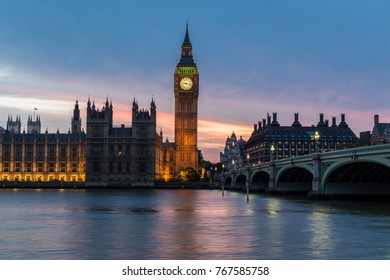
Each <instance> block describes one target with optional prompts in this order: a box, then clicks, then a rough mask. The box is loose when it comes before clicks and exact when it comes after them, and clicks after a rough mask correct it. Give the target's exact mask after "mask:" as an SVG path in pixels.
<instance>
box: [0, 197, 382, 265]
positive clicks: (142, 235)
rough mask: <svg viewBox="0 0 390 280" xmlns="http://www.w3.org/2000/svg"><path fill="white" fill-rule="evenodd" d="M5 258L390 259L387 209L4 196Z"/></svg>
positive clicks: (232, 200)
mask: <svg viewBox="0 0 390 280" xmlns="http://www.w3.org/2000/svg"><path fill="white" fill-rule="evenodd" d="M0 213H1V214H0V224H1V225H2V226H1V227H0V258H2V259H387V258H389V257H390V240H389V239H388V236H389V235H390V226H389V225H390V206H389V205H388V204H386V203H377V202H375V203H369V202H337V201H309V200H307V199H302V198H286V197H273V196H267V195H251V198H250V201H249V203H247V201H246V194H243V193H232V192H225V196H224V197H222V196H221V193H220V192H219V191H205V190H204V191H191V190H148V191H80V190H51V191H47V190H41V191H33V190H28V191H26V190H18V191H13V190H8V191H7V190H1V191H0Z"/></svg>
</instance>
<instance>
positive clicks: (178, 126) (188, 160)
mask: <svg viewBox="0 0 390 280" xmlns="http://www.w3.org/2000/svg"><path fill="white" fill-rule="evenodd" d="M174 95H175V149H176V152H175V155H176V156H175V164H176V168H175V176H176V177H177V176H178V174H179V172H180V171H181V170H183V169H185V168H189V167H192V168H194V169H195V171H196V172H199V170H198V168H199V162H198V161H199V159H198V158H199V155H198V154H199V151H198V146H197V145H198V96H199V73H198V68H197V66H196V63H195V61H194V58H193V55H192V45H191V41H190V36H189V32H188V20H187V24H186V33H185V36H184V41H183V44H182V46H181V57H180V61H179V62H178V63H177V65H176V70H175V74H174Z"/></svg>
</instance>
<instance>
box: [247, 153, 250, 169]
mask: <svg viewBox="0 0 390 280" xmlns="http://www.w3.org/2000/svg"><path fill="white" fill-rule="evenodd" d="M250 158H251V156H250V155H249V154H246V160H247V165H248V166H250V163H249V161H250Z"/></svg>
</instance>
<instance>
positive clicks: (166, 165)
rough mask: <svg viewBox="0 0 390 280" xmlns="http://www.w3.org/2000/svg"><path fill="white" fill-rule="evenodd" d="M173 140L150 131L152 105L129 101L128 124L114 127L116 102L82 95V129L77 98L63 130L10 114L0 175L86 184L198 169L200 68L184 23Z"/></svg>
mask: <svg viewBox="0 0 390 280" xmlns="http://www.w3.org/2000/svg"><path fill="white" fill-rule="evenodd" d="M173 91H174V97H175V132H174V135H175V139H174V142H169V141H168V139H166V140H165V141H164V139H163V133H162V131H160V132H157V131H156V120H157V109H156V107H157V106H156V101H155V100H154V99H153V98H152V99H151V103H150V106H149V107H148V108H146V109H143V108H140V107H139V104H138V102H137V101H136V100H135V98H134V100H133V103H132V109H131V110H132V126H131V127H125V126H124V125H121V126H120V127H114V126H113V111H114V106H113V103H112V101H110V102H109V100H108V98H107V99H106V101H105V103H104V106H103V108H102V109H101V110H99V109H97V107H96V106H95V102H94V101H93V102H91V101H90V98H88V102H87V106H86V107H87V108H86V132H84V131H83V130H82V129H81V117H80V106H79V103H78V101H76V104H75V106H74V110H73V116H72V117H71V129H70V130H69V131H68V133H60V132H59V131H57V132H56V133H48V131H47V130H46V131H45V132H44V133H42V132H41V120H40V116H35V115H34V116H29V117H28V122H27V131H25V130H24V131H21V119H20V116H16V119H15V120H14V119H13V117H12V116H9V117H8V120H7V126H6V129H3V130H2V131H0V132H1V134H0V180H2V181H19V182H55V181H59V182H81V183H85V186H144V185H145V186H150V185H154V183H155V182H156V181H174V180H177V178H178V175H179V173H180V171H182V170H183V169H186V168H193V169H195V170H196V171H199V158H200V151H199V150H198V147H197V133H198V124H197V123H198V96H199V73H198V68H197V65H196V63H195V61H194V58H193V54H192V45H191V42H190V37H189V32H188V23H187V26H186V33H185V37H184V41H183V44H182V47H181V57H180V60H179V62H178V63H177V65H176V69H175V72H174V90H173Z"/></svg>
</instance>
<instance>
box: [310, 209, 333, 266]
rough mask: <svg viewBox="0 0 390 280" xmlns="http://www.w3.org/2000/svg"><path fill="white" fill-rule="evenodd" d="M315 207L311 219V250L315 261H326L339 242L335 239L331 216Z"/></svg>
mask: <svg viewBox="0 0 390 280" xmlns="http://www.w3.org/2000/svg"><path fill="white" fill-rule="evenodd" d="M322 208H323V207H321V206H318V207H314V209H313V212H312V213H311V215H310V217H309V229H310V231H311V234H310V236H311V238H310V248H311V252H312V256H313V258H314V259H326V258H327V257H328V255H329V252H331V251H333V250H334V244H335V243H336V242H337V240H336V239H335V238H334V237H333V234H332V233H333V232H332V231H333V225H332V223H331V221H330V217H329V214H328V213H326V211H324V210H323V209H322Z"/></svg>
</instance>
